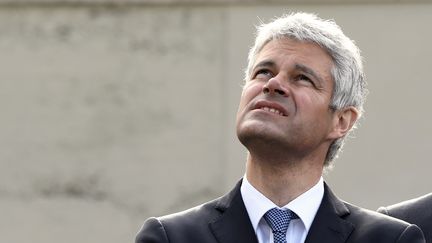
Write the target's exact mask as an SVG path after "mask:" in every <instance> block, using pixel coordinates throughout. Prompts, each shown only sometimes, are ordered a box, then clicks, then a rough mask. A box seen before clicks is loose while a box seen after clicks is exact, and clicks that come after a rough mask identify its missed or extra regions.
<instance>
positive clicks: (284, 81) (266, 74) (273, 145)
mask: <svg viewBox="0 0 432 243" xmlns="http://www.w3.org/2000/svg"><path fill="white" fill-rule="evenodd" d="M332 66H333V62H332V59H331V57H330V56H329V55H328V54H327V53H326V52H325V51H324V50H323V49H322V48H321V47H319V46H318V45H316V44H313V43H309V42H299V41H296V40H292V39H288V38H285V39H281V40H272V41H270V42H269V43H267V44H266V45H265V46H264V48H263V49H262V50H261V51H260V53H259V54H258V56H257V58H256V61H255V63H254V65H253V68H252V73H251V80H247V81H246V84H245V86H244V88H243V92H242V96H241V99H240V105H239V109H238V113H237V135H238V137H239V139H240V141H241V142H242V143H243V144H244V145H245V146H246V147H247V148H248V150H249V151H250V152H253V151H254V149H262V147H263V146H264V147H266V148H267V151H268V152H272V151H273V149H274V152H275V153H277V152H278V151H285V152H288V151H291V152H294V153H300V154H308V153H310V152H311V151H314V150H316V149H317V148H319V147H320V148H322V147H323V145H324V146H326V149H327V148H328V146H329V145H330V143H331V141H333V140H334V139H335V138H334V137H332V136H333V135H332V130H333V129H334V124H335V122H334V120H335V119H334V112H333V111H332V110H331V109H330V108H329V107H330V100H331V97H332V91H333V79H332V76H331V68H332ZM269 148H270V150H268V149H269ZM326 149H325V150H326Z"/></svg>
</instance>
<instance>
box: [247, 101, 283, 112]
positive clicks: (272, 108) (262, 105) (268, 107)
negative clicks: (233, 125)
mask: <svg viewBox="0 0 432 243" xmlns="http://www.w3.org/2000/svg"><path fill="white" fill-rule="evenodd" d="M258 109H261V110H264V111H267V112H272V113H274V114H277V115H280V116H288V112H287V111H286V109H285V108H284V107H283V106H281V105H279V104H278V103H274V102H270V101H266V100H259V101H258V102H256V103H255V105H254V107H253V110H258Z"/></svg>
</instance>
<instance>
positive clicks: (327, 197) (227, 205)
mask: <svg viewBox="0 0 432 243" xmlns="http://www.w3.org/2000/svg"><path fill="white" fill-rule="evenodd" d="M240 185H241V182H239V183H238V184H237V185H236V187H235V188H234V189H233V190H232V191H231V192H230V193H228V194H227V195H225V196H223V197H221V198H218V199H216V200H214V201H211V202H209V203H205V204H203V205H201V206H198V207H195V208H192V209H189V210H187V211H184V212H180V213H176V214H172V215H168V216H163V217H160V218H149V219H148V220H146V221H145V222H144V225H143V227H142V228H141V230H140V232H139V233H138V235H137V237H136V243H162V242H163V243H168V242H170V243H217V242H218V243H258V240H257V237H256V235H255V232H254V230H253V227H252V224H251V222H250V220H249V216H248V214H247V211H246V208H245V206H244V203H243V199H242V196H241V193H240ZM305 242H306V243H341V242H351V243H354V242H358V243H387V242H400V243H402V242H406V243H417V242H423V243H424V238H423V234H422V232H421V231H420V229H419V228H418V227H417V226H415V225H410V224H408V223H406V222H403V221H401V220H398V219H395V218H391V217H388V216H386V215H383V214H380V213H377V212H373V211H369V210H366V209H361V208H358V207H356V206H353V205H350V204H348V203H345V202H342V201H341V200H339V199H338V198H337V197H336V196H335V195H333V193H332V192H331V191H330V189H329V188H328V186H327V185H325V191H324V197H323V200H322V202H321V205H320V207H319V209H318V212H317V214H316V216H315V219H314V221H313V223H312V225H311V228H310V230H309V233H308V235H307V237H306V241H305Z"/></svg>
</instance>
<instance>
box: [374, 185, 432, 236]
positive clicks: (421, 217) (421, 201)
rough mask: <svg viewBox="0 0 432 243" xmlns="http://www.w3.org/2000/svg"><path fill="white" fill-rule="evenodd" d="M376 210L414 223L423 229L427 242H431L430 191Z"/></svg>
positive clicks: (431, 212) (431, 215) (431, 196)
mask: <svg viewBox="0 0 432 243" xmlns="http://www.w3.org/2000/svg"><path fill="white" fill-rule="evenodd" d="M378 212H381V213H384V214H387V215H390V216H392V217H395V218H398V219H402V220H404V221H406V222H410V223H412V224H416V225H418V226H419V227H420V229H421V230H422V231H423V233H424V236H425V238H426V242H427V243H432V193H429V194H427V195H424V196H422V197H418V198H414V199H411V200H408V201H404V202H401V203H398V204H395V205H392V206H388V207H381V208H379V209H378Z"/></svg>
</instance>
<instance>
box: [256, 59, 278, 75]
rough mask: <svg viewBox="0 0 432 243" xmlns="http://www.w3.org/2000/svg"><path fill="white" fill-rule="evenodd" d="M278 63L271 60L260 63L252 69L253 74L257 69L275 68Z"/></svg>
mask: <svg viewBox="0 0 432 243" xmlns="http://www.w3.org/2000/svg"><path fill="white" fill-rule="evenodd" d="M275 66H276V63H275V62H273V61H271V60H264V61H261V62H259V63H258V64H257V65H255V66H254V67H253V69H252V72H254V71H255V70H256V69H258V68H263V67H275Z"/></svg>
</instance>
